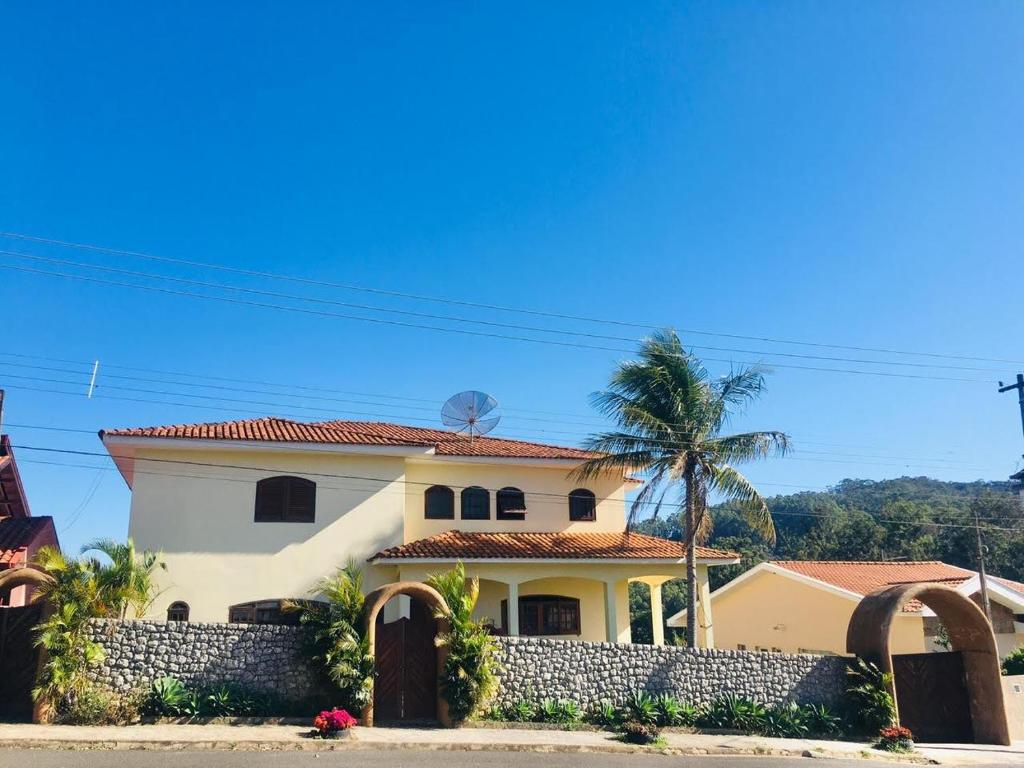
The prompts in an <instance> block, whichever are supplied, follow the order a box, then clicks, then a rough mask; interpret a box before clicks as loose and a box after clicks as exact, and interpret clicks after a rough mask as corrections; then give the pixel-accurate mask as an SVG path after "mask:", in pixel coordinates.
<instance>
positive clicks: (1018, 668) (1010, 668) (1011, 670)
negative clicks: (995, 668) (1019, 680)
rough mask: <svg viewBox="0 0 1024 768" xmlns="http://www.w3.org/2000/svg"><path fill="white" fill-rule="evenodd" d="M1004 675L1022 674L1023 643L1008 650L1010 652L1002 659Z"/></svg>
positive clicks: (1023, 664)
mask: <svg viewBox="0 0 1024 768" xmlns="http://www.w3.org/2000/svg"><path fill="white" fill-rule="evenodd" d="M1003 674H1004V675H1024V645H1022V646H1021V647H1020V648H1015V649H1014V650H1012V651H1010V654H1009V655H1008V656H1007V657H1006V658H1005V659H1003Z"/></svg>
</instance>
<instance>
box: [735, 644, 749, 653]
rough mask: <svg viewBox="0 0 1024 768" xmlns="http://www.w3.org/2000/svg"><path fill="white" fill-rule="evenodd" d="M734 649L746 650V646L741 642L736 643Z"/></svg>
mask: <svg viewBox="0 0 1024 768" xmlns="http://www.w3.org/2000/svg"><path fill="white" fill-rule="evenodd" d="M736 650H737V651H745V650H747V646H745V645H744V644H743V643H738V644H737V645H736Z"/></svg>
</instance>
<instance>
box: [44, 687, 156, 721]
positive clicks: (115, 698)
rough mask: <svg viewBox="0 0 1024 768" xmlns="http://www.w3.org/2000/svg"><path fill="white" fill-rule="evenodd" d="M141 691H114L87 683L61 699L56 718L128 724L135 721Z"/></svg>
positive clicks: (144, 694)
mask: <svg viewBox="0 0 1024 768" xmlns="http://www.w3.org/2000/svg"><path fill="white" fill-rule="evenodd" d="M145 698H146V693H145V691H127V692H123V693H115V692H113V691H108V690H106V689H104V688H100V687H98V686H96V685H91V684H90V685H89V686H87V687H86V688H84V689H82V691H81V692H80V693H79V694H78V695H77V696H75V697H74V698H73V699H71V700H68V701H66V702H65V703H64V705H63V706H62V708H61V710H60V711H59V712H58V713H57V716H56V721H57V722H59V723H64V724H67V725H128V724H130V723H135V722H138V720H139V713H140V711H141V708H142V704H143V703H144V701H145Z"/></svg>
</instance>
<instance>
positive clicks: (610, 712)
mask: <svg viewBox="0 0 1024 768" xmlns="http://www.w3.org/2000/svg"><path fill="white" fill-rule="evenodd" d="M588 719H589V720H590V722H592V723H593V724H594V725H600V726H602V727H604V728H613V727H615V726H616V725H618V724H619V710H618V709H617V708H616V707H615V705H614V704H612V703H611V702H610V701H608V700H607V699H605V700H603V701H601V702H600V703H599V704H598V705H597V706H596V707H594V709H593V710H592V711H591V712H590V715H589V717H588Z"/></svg>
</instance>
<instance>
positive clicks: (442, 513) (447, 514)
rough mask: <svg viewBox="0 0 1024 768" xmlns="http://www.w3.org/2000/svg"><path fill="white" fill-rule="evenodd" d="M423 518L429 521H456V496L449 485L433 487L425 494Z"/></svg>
mask: <svg viewBox="0 0 1024 768" xmlns="http://www.w3.org/2000/svg"><path fill="white" fill-rule="evenodd" d="M423 516H424V517H425V518H426V519H427V520H454V519H455V494H454V493H453V492H452V489H451V488H449V487H448V486H447V485H432V486H430V487H429V488H427V490H426V491H424V492H423Z"/></svg>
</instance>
